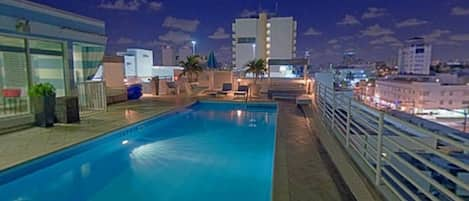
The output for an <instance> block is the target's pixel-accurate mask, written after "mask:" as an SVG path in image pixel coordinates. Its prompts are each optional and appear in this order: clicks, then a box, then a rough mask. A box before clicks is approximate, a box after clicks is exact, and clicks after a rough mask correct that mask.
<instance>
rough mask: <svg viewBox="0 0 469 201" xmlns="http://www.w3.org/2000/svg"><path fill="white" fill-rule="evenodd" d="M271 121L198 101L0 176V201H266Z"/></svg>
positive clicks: (269, 114)
mask: <svg viewBox="0 0 469 201" xmlns="http://www.w3.org/2000/svg"><path fill="white" fill-rule="evenodd" d="M276 120H277V107H276V105H275V104H238V103H210V102H199V103H196V104H193V105H191V106H189V107H186V108H183V109H180V110H177V111H174V112H170V113H168V114H164V115H161V116H158V117H155V118H152V119H149V120H146V121H144V122H141V123H137V124H134V125H132V126H129V127H126V128H124V129H120V130H117V131H114V132H112V133H109V134H107V135H105V136H103V137H100V138H98V139H94V140H91V141H88V142H85V143H82V144H79V145H76V146H73V147H71V148H68V149H65V150H62V151H60V152H56V153H53V154H49V155H48V156H46V157H43V158H40V159H37V160H34V161H31V162H29V163H26V164H23V165H20V166H18V167H15V168H12V169H9V170H6V171H3V172H0V200H2V201H9V200H12V201H13V200H14V201H19V200H34V201H36V200H37V201H59V200H60V201H64V200H67V201H84V200H86V201H98V200H103V201H104V200H106V201H107V200H112V201H119V200H126V201H127V200H132V201H142V200H145V201H146V200H148V201H150V200H151V201H165V200H178V201H185V200H192V201H199V200H200V201H202V200H203V201H212V200H213V201H215V200H217V201H218V200H225V201H230V200H233V201H235V200H236V201H239V200H243V201H251V200H252V201H264V200H265V201H267V200H271V197H272V182H273V162H274V150H275V131H276Z"/></svg>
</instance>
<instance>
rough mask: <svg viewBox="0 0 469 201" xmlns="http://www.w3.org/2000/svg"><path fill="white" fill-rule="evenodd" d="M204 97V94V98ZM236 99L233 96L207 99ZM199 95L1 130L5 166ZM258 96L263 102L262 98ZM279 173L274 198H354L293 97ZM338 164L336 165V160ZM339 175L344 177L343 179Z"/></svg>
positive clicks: (284, 118)
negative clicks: (63, 121) (49, 125)
mask: <svg viewBox="0 0 469 201" xmlns="http://www.w3.org/2000/svg"><path fill="white" fill-rule="evenodd" d="M199 99H200V97H199ZM201 99H213V100H232V98H218V99H214V98H207V97H202V98H201ZM193 101H195V99H194V98H186V97H168V98H151V97H148V98H144V99H142V100H138V101H129V102H126V103H121V104H116V105H112V106H110V107H109V110H108V111H107V112H96V113H93V114H89V115H86V116H83V117H82V118H81V119H82V120H81V122H80V123H79V124H68V125H65V124H59V125H56V126H55V127H53V128H47V129H46V128H37V127H34V128H28V129H25V130H21V131H17V132H13V133H9V134H4V135H0V170H2V169H5V168H8V167H12V166H14V165H16V164H18V163H22V162H24V161H28V160H31V159H33V158H36V157H39V156H42V155H46V154H48V153H51V152H53V151H57V150H60V149H62V148H64V147H68V146H70V145H73V144H76V143H80V142H83V141H84V140H87V139H92V138H95V137H97V136H100V135H103V134H104V133H107V132H109V131H112V130H115V129H119V128H122V127H125V126H127V125H129V124H132V123H135V122H138V121H141V120H144V119H147V118H149V117H152V116H155V115H158V114H161V113H164V112H166V111H169V110H171V109H174V108H177V107H182V106H184V105H187V104H190V103H192V102H193ZM238 101H243V100H238ZM257 101H262V100H261V99H258V100H257ZM279 106H280V108H279V122H278V130H277V148H276V161H275V176H274V178H275V179H274V180H275V181H274V193H273V197H274V200H275V201H303V200H304V201H311V200H315V201H316V200H317V201H321V200H327V201H335V200H337V201H341V200H347V201H348V200H354V198H353V196H352V194H350V192H349V191H347V190H345V191H344V189H348V188H347V186H345V184H344V183H343V182H341V181H340V180H341V179H340V175H339V174H338V173H337V172H334V171H331V169H334V168H331V165H332V164H331V163H330V160H329V159H327V157H325V156H326V155H327V154H326V153H325V151H324V150H323V148H322V147H321V146H322V145H321V143H320V142H319V137H318V132H320V131H317V130H311V128H310V127H309V126H308V125H309V124H308V121H307V120H306V119H305V117H304V115H303V114H302V113H301V111H300V110H299V109H298V108H297V107H296V106H295V104H294V103H293V102H279ZM332 166H333V165H332ZM338 178H339V179H338Z"/></svg>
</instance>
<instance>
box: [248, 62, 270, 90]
mask: <svg viewBox="0 0 469 201" xmlns="http://www.w3.org/2000/svg"><path fill="white" fill-rule="evenodd" d="M247 67H248V69H247V70H246V73H252V74H253V75H254V81H253V84H251V86H250V87H249V88H250V90H251V93H252V95H253V96H258V95H259V91H260V86H259V85H258V84H257V80H258V79H259V76H261V75H264V73H265V72H266V71H267V68H266V66H265V60H264V59H257V60H252V61H250V62H249V63H248V64H247Z"/></svg>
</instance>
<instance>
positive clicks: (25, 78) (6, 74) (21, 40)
mask: <svg viewBox="0 0 469 201" xmlns="http://www.w3.org/2000/svg"><path fill="white" fill-rule="evenodd" d="M106 40H107V38H106V36H105V23H104V22H102V21H99V20H96V19H92V18H89V17H85V16H81V15H77V14H74V13H70V12H67V11H63V10H59V9H55V8H51V7H49V6H45V5H41V4H37V3H33V2H30V1H25V0H1V1H0V68H1V69H3V70H2V71H1V73H0V80H1V82H2V84H1V86H0V90H2V91H3V90H20V91H21V94H20V96H19V97H13V98H15V99H17V100H19V101H21V104H19V105H18V107H20V108H16V109H15V110H12V111H15V112H16V114H15V113H14V112H11V113H10V114H8V115H7V117H5V116H3V114H0V118H2V121H0V128H3V127H11V126H14V124H8V125H4V124H2V122H3V118H4V117H5V118H12V117H14V116H20V115H26V116H28V115H31V110H30V109H31V107H30V105H29V97H28V96H27V92H28V90H29V88H30V87H31V86H32V85H34V84H37V83H45V82H49V83H52V84H53V85H54V86H55V87H56V88H57V96H65V95H72V96H76V95H79V94H78V90H77V84H79V82H81V81H84V80H86V79H87V78H90V77H92V75H93V74H94V73H96V71H97V68H98V66H99V64H100V63H101V62H102V57H103V54H104V47H105V44H106ZM12 80H14V81H15V82H16V84H14V85H13V84H11V81H12ZM20 85H21V86H20ZM2 96H3V94H2ZM0 99H3V98H0ZM0 105H1V107H3V108H5V107H9V106H5V102H3V101H0ZM15 107H16V106H15ZM15 122H18V124H20V122H23V123H24V122H25V121H20V120H18V121H15ZM27 122H29V120H27Z"/></svg>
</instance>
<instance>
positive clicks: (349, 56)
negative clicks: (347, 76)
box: [342, 51, 357, 66]
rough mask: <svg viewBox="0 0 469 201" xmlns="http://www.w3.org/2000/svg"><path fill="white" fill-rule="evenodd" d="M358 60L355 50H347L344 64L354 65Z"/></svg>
mask: <svg viewBox="0 0 469 201" xmlns="http://www.w3.org/2000/svg"><path fill="white" fill-rule="evenodd" d="M356 62H357V58H356V54H355V51H346V52H344V56H343V60H342V64H343V65H345V66H347V65H352V64H355V63H356Z"/></svg>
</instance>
